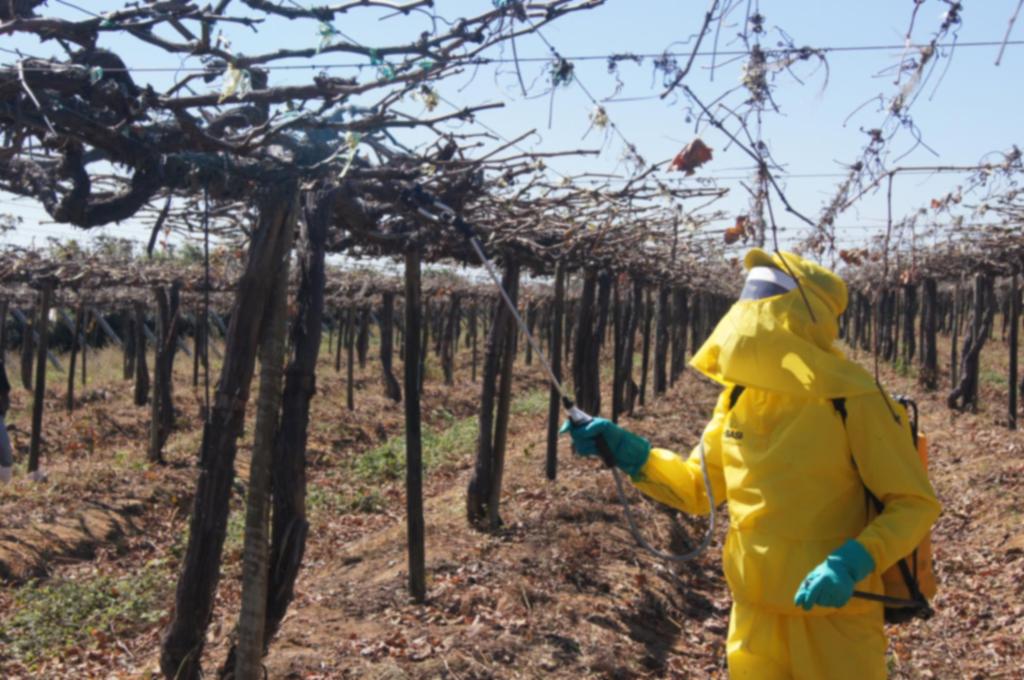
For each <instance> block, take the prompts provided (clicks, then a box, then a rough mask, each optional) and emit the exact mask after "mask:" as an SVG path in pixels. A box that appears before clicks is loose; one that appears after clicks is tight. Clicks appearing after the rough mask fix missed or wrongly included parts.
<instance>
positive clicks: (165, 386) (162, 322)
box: [148, 281, 181, 464]
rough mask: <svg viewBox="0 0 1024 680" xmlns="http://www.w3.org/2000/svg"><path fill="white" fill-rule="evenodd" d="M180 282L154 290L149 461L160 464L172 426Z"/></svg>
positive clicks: (162, 460)
mask: <svg viewBox="0 0 1024 680" xmlns="http://www.w3.org/2000/svg"><path fill="white" fill-rule="evenodd" d="M180 287H181V284H180V282H178V281H175V282H174V284H173V285H171V287H170V290H169V291H168V290H166V289H165V288H164V287H163V286H157V287H156V288H155V289H154V291H153V292H154V295H155V296H156V303H157V305H156V342H155V343H153V399H152V401H151V402H150V407H151V408H150V423H149V455H148V458H149V461H150V462H152V463H161V464H162V463H163V462H164V457H163V449H164V444H166V443H167V438H168V437H170V435H171V430H172V429H174V395H173V386H174V354H175V352H176V350H177V349H178V318H179V315H178V311H179V308H180V292H179V290H180Z"/></svg>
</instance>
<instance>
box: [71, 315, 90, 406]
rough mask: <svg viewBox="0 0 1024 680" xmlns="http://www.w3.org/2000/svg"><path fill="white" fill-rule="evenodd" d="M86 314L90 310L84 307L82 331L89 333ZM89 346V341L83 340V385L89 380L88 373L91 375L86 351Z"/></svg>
mask: <svg viewBox="0 0 1024 680" xmlns="http://www.w3.org/2000/svg"><path fill="white" fill-rule="evenodd" d="M86 314H88V310H87V309H85V308H83V309H82V332H83V333H87V332H88V324H86V322H85V316H86ZM88 346H89V343H88V342H83V343H82V387H85V383H86V382H87V380H88V375H89V374H88V369H87V366H88V365H89V360H88V357H87V356H86V351H85V350H86V348H87V347H88ZM72 373H74V371H72Z"/></svg>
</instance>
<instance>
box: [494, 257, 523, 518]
mask: <svg viewBox="0 0 1024 680" xmlns="http://www.w3.org/2000/svg"><path fill="white" fill-rule="evenodd" d="M506 267H507V269H508V273H509V276H508V277H507V278H508V282H507V285H506V286H505V290H506V291H508V296H509V298H510V299H511V300H512V304H517V303H518V296H519V264H518V263H516V262H514V261H509V262H508V264H506ZM501 307H502V308H504V305H502V306H501ZM506 311H507V310H506ZM506 326H507V331H506V333H505V341H504V352H503V353H502V354H503V356H502V358H501V374H500V380H501V382H500V383H499V385H498V404H497V409H496V414H495V417H494V448H493V452H494V465H493V466H492V468H491V484H490V494H489V498H488V501H487V523H488V525H489V527H490V529H491V530H492V531H495V530H497V529H498V528H500V527H501V524H502V521H501V516H500V514H499V512H498V511H499V506H500V502H501V483H502V478H503V477H504V474H505V450H506V448H507V445H508V424H509V418H510V417H511V414H512V367H513V365H514V364H515V361H516V340H517V339H518V337H519V328H518V327H517V326H516V325H515V324H514V323H513V319H512V314H511V312H508V319H507V321H506Z"/></svg>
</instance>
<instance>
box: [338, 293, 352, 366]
mask: <svg viewBox="0 0 1024 680" xmlns="http://www.w3.org/2000/svg"><path fill="white" fill-rule="evenodd" d="M334 316H335V319H336V321H335V323H334V325H335V326H337V327H338V344H337V345H335V346H334V372H335V373H340V372H341V346H342V345H344V344H348V343H347V342H343V340H344V339H345V338H348V336H349V335H352V334H354V333H355V331H354V330H353V329H352V326H353V325H354V322H353V313H352V310H351V308H350V309H347V310H345V311H344V312H342V311H341V310H340V309H339V310H338V311H337V312H335V314H334Z"/></svg>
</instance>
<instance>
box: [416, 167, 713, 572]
mask: <svg viewBox="0 0 1024 680" xmlns="http://www.w3.org/2000/svg"><path fill="white" fill-rule="evenodd" d="M401 200H402V202H403V203H404V204H405V205H406V206H408V207H409V208H410V209H412V210H414V211H415V212H416V213H417V214H418V215H419V216H420V217H422V218H424V219H426V220H428V221H430V222H433V223H435V224H445V225H450V226H452V227H454V228H455V229H456V230H457V231H458V232H459V234H461V235H462V236H463V237H464V238H465V239H466V241H467V242H468V243H469V245H470V247H471V248H472V249H473V252H474V253H475V254H476V256H477V258H478V259H479V260H480V264H481V265H482V266H483V268H484V269H485V270H486V271H487V274H488V276H489V277H490V278H491V281H493V282H494V285H495V287H496V288H497V290H498V294H499V295H500V297H501V299H502V301H503V302H504V304H505V306H506V307H507V308H508V311H509V312H510V313H511V314H512V317H513V319H515V322H516V325H518V327H519V330H520V331H522V333H523V335H524V336H525V337H526V340H527V342H529V343H530V346H531V347H532V348H533V353H534V354H535V355H536V356H537V357H538V359H539V362H538V363H539V364H540V366H541V367H542V368H543V369H544V371H545V372H546V373H547V377H548V380H549V381H550V382H551V385H552V386H553V387H554V388H555V390H557V392H558V394H559V396H560V397H561V400H562V407H563V408H564V409H565V412H566V415H567V416H568V418H569V422H570V423H571V424H572V426H573V427H577V428H578V427H586V426H587V425H589V424H590V423H591V422H593V420H594V418H593V416H591V415H590V414H588V413H586V412H585V411H583V410H582V409H580V408H579V407H578V406H577V405H576V402H575V400H574V399H573V398H572V396H570V394H569V392H568V391H567V390H566V389H565V387H564V386H563V385H562V382H561V381H560V380H559V379H558V376H556V375H555V372H554V371H553V370H552V369H551V364H550V363H549V362H548V359H547V355H546V354H545V353H544V352H543V351H542V350H541V348H540V345H539V344H538V342H537V340H536V338H535V337H534V336H533V334H532V333H531V332H530V329H529V327H528V326H527V325H526V322H525V321H523V318H522V316H520V314H519V310H518V309H517V308H516V305H515V303H513V302H512V298H510V297H509V295H508V292H507V291H506V290H505V288H504V286H502V285H501V278H500V277H499V276H498V272H497V270H496V269H495V267H494V264H493V263H492V262H491V260H490V258H488V257H487V254H486V252H484V247H483V244H482V243H481V242H480V239H479V238H478V237H477V235H476V232H475V231H474V230H473V227H472V225H471V224H470V223H469V222H466V221H465V220H464V219H462V216H461V215H459V214H458V213H457V212H456V211H455V210H454V209H452V208H451V207H450V206H448V205H446V204H445V203H443V202H441V201H440V200H439V199H438V198H437V197H436V196H434V195H433V194H430V193H428V192H427V191H425V190H424V189H423V187H421V186H420V185H418V184H417V185H413V186H412V187H411V188H409V189H405V190H403V191H402V193H401ZM594 443H595V445H596V447H597V451H598V454H599V455H600V457H601V460H602V462H603V463H604V465H605V467H607V468H609V469H610V470H611V471H612V475H613V477H614V478H615V489H616V491H617V492H618V496H619V502H620V503H621V504H622V509H623V512H624V514H625V515H626V521H627V523H628V524H629V530H630V533H632V535H633V538H634V539H635V540H636V542H637V544H638V545H639V546H640V547H641V548H643V549H644V550H645V551H647V552H648V553H650V554H651V555H653V556H654V557H657V558H659V559H662V560H667V561H670V562H687V561H689V560H692V559H694V558H696V557H698V556H699V555H700V554H701V553H703V552H704V551H705V550H706V549H707V548H708V546H709V545H710V544H711V539H712V537H713V536H714V532H715V496H714V492H713V490H712V488H711V480H710V478H709V477H708V467H707V461H706V460H705V457H704V439H703V437H701V441H700V446H699V455H700V469H701V473H702V474H703V477H704V490H705V492H706V493H707V497H708V503H709V504H710V508H711V513H710V521H709V526H708V530H707V533H706V534H705V535H704V539H703V540H702V541H701V543H700V545H698V546H697V547H696V548H695V549H693V550H691V551H689V552H686V553H683V554H678V555H677V554H674V553H668V552H663V551H660V550H657V549H656V548H654V547H652V546H651V545H650V543H648V542H647V540H646V539H645V538H644V537H643V535H642V534H641V533H640V530H639V528H638V527H637V525H636V520H635V519H634V518H633V512H632V510H630V505H629V500H628V499H627V498H626V492H625V489H624V488H623V484H622V475H621V474H620V473H619V470H618V468H617V467H616V466H615V456H614V455H613V454H612V450H611V448H610V447H609V446H608V442H607V441H606V440H605V438H604V437H603V436H600V435H598V436H597V437H595V442H594Z"/></svg>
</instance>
